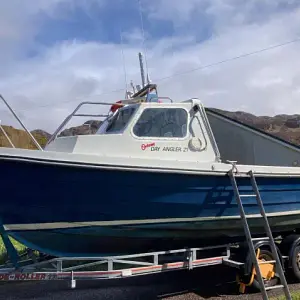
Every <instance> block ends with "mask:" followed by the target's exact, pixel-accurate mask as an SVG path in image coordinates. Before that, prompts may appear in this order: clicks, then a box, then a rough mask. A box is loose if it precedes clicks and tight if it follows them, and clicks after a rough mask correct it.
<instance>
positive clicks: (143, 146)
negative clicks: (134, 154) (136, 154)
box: [141, 143, 155, 151]
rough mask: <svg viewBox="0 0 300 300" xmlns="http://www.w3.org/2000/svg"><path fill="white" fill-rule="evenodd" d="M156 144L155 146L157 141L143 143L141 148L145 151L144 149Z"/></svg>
mask: <svg viewBox="0 0 300 300" xmlns="http://www.w3.org/2000/svg"><path fill="white" fill-rule="evenodd" d="M154 146H155V143H150V144H142V145H141V149H142V150H143V151H144V150H146V149H147V148H149V147H154Z"/></svg>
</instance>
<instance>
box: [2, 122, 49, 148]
mask: <svg viewBox="0 0 300 300" xmlns="http://www.w3.org/2000/svg"><path fill="white" fill-rule="evenodd" d="M2 127H3V129H4V130H5V132H6V133H7V135H8V136H9V138H10V139H11V141H12V142H13V144H14V145H15V146H16V147H17V148H24V149H37V147H36V145H35V144H34V143H33V141H32V140H31V138H30V137H29V135H28V134H27V133H26V132H25V131H24V130H21V129H16V128H14V127H12V126H2ZM31 134H32V135H33V136H34V137H35V139H36V140H37V141H38V142H39V144H40V145H41V146H42V147H43V146H45V145H46V143H47V140H48V139H49V137H50V134H49V133H47V132H45V131H43V130H33V131H32V132H31ZM0 147H10V144H9V142H8V140H7V139H6V137H5V136H4V134H3V133H2V131H0Z"/></svg>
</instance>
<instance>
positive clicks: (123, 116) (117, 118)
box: [106, 107, 135, 133]
mask: <svg viewBox="0 0 300 300" xmlns="http://www.w3.org/2000/svg"><path fill="white" fill-rule="evenodd" d="M134 112H135V107H126V108H122V109H119V110H118V112H117V113H116V114H115V115H114V116H113V118H112V119H111V120H110V121H109V124H108V126H107V128H106V133H117V132H120V131H122V130H123V129H124V128H125V127H126V125H127V124H128V122H129V120H130V119H131V117H132V116H133V113H134Z"/></svg>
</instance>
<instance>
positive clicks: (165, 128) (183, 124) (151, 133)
mask: <svg viewBox="0 0 300 300" xmlns="http://www.w3.org/2000/svg"><path fill="white" fill-rule="evenodd" d="M187 120H188V113H187V111H186V110H185V109H183V108H146V109H145V110H144V111H143V112H142V114H141V116H140V118H139V119H138V121H137V122H136V124H135V125H134V127H133V133H134V134H135V135H136V136H138V137H170V138H174V137H175V138H183V137H185V136H186V134H187Z"/></svg>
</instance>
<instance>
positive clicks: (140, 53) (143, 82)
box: [139, 52, 145, 87]
mask: <svg viewBox="0 0 300 300" xmlns="http://www.w3.org/2000/svg"><path fill="white" fill-rule="evenodd" d="M139 60H140V70H141V78H142V86H143V87H144V86H145V73H144V64H143V54H142V52H139Z"/></svg>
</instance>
